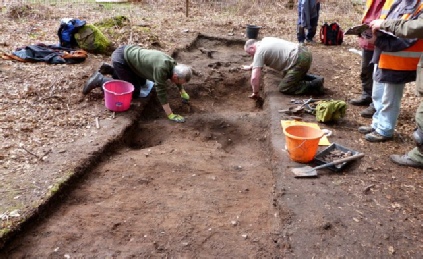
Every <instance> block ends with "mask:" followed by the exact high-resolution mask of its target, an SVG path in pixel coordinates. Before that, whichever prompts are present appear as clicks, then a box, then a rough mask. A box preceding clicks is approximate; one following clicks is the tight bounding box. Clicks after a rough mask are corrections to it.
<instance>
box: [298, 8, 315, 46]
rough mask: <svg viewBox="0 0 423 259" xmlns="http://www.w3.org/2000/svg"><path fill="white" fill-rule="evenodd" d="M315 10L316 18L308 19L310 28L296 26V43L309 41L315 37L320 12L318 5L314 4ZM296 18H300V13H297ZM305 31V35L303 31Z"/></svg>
mask: <svg viewBox="0 0 423 259" xmlns="http://www.w3.org/2000/svg"><path fill="white" fill-rule="evenodd" d="M316 9H317V16H316V17H314V18H311V19H310V28H305V27H302V26H300V25H299V24H298V25H297V40H298V42H304V40H306V39H307V40H308V41H311V40H313V38H314V36H316V32H317V25H318V23H319V12H320V3H317V4H316ZM298 17H301V13H300V12H299V13H298ZM306 29H307V35H306V32H305V30H306Z"/></svg>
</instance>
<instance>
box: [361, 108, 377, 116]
mask: <svg viewBox="0 0 423 259" xmlns="http://www.w3.org/2000/svg"><path fill="white" fill-rule="evenodd" d="M375 112H376V109H375V107H373V105H369V107H367V108H366V109H364V110H362V111H361V113H360V115H361V117H363V118H372V117H373V114H375Z"/></svg>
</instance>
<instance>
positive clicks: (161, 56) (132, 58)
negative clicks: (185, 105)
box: [82, 45, 192, 122]
mask: <svg viewBox="0 0 423 259" xmlns="http://www.w3.org/2000/svg"><path fill="white" fill-rule="evenodd" d="M100 72H102V73H103V74H111V75H112V78H113V79H119V80H124V81H127V82H130V83H131V84H133V85H134V88H135V90H134V92H133V98H134V99H136V98H138V97H139V96H140V90H141V88H142V87H144V86H145V85H146V83H147V80H150V81H152V82H154V87H155V88H156V92H157V97H158V99H159V101H160V103H161V104H162V106H163V109H164V111H165V112H166V115H167V117H168V118H169V119H170V120H172V121H175V122H184V121H185V119H184V117H182V116H181V115H178V114H174V113H173V112H172V109H171V108H170V105H169V102H168V99H167V80H170V81H171V82H172V83H174V84H176V86H177V87H178V89H179V91H180V94H181V98H182V100H183V101H184V102H188V101H189V98H190V97H189V95H188V94H187V92H186V91H185V90H184V88H183V86H182V84H184V83H187V82H189V81H190V79H191V76H192V70H191V68H190V67H189V66H187V65H183V64H177V62H176V61H175V60H174V59H173V58H172V57H170V56H169V55H167V54H165V53H163V52H161V51H158V50H150V49H143V48H141V47H140V46H136V45H124V46H120V47H119V48H117V49H116V50H115V51H114V52H113V54H112V66H110V65H107V64H103V65H102V67H101V68H100ZM100 72H98V71H96V72H95V73H94V74H93V75H92V76H91V77H90V78H89V80H88V81H87V83H86V84H85V86H84V89H83V91H82V93H83V94H88V93H89V92H90V91H91V90H93V89H94V88H97V87H101V86H102V85H103V84H104V83H105V82H107V81H110V80H113V79H112V78H108V77H105V76H103V74H102V73H100Z"/></svg>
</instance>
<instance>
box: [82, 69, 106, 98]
mask: <svg viewBox="0 0 423 259" xmlns="http://www.w3.org/2000/svg"><path fill="white" fill-rule="evenodd" d="M103 79H104V76H103V75H102V74H100V73H99V72H98V71H96V72H94V74H93V75H92V76H91V77H90V78H89V79H88V81H87V83H85V86H84V88H83V89H82V93H83V94H84V95H85V94H88V93H89V92H91V90H93V89H94V88H97V87H101V85H102V84H103Z"/></svg>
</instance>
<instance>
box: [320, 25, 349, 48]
mask: <svg viewBox="0 0 423 259" xmlns="http://www.w3.org/2000/svg"><path fill="white" fill-rule="evenodd" d="M320 41H321V42H322V43H323V44H325V45H341V44H342V42H343V41H344V32H343V31H342V29H341V27H340V26H339V24H338V23H336V22H333V23H331V24H328V23H326V22H325V23H324V24H323V25H322V27H321V28H320Z"/></svg>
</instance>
